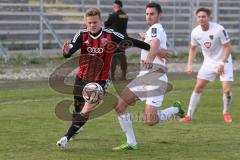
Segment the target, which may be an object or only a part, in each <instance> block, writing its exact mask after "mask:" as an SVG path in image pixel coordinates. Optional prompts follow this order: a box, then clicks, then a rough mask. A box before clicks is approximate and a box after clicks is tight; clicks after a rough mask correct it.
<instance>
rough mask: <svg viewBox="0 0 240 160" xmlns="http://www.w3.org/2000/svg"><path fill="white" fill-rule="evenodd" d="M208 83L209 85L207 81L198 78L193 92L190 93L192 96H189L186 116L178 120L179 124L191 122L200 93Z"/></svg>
mask: <svg viewBox="0 0 240 160" xmlns="http://www.w3.org/2000/svg"><path fill="white" fill-rule="evenodd" d="M208 83H209V81H208V80H204V79H200V78H198V79H197V82H196V84H195V87H194V90H193V92H192V95H191V98H190V101H189V106H188V112H187V115H186V116H185V117H184V118H182V119H180V121H179V122H180V123H184V122H187V121H191V120H192V118H193V114H194V112H195V110H196V108H197V105H198V103H199V101H200V97H201V93H202V91H203V89H204V88H205V86H206V85H207V84H208Z"/></svg>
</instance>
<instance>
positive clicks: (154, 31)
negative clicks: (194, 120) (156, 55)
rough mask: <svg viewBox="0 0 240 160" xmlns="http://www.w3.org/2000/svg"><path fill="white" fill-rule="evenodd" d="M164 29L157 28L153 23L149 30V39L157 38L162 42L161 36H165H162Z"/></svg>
mask: <svg viewBox="0 0 240 160" xmlns="http://www.w3.org/2000/svg"><path fill="white" fill-rule="evenodd" d="M163 32H164V30H163V29H162V28H159V27H157V26H155V25H153V26H152V27H151V28H150V32H149V34H150V35H149V40H150V41H151V40H153V39H155V38H157V39H159V40H160V42H162V41H163V40H162V38H163V37H165V36H164V33H163Z"/></svg>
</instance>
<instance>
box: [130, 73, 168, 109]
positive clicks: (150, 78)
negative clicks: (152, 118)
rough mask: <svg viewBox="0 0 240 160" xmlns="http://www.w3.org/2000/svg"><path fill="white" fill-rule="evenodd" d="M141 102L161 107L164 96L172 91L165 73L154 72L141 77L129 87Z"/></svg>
mask: <svg viewBox="0 0 240 160" xmlns="http://www.w3.org/2000/svg"><path fill="white" fill-rule="evenodd" d="M127 87H128V88H129V89H130V90H131V91H132V92H133V93H134V94H135V95H136V96H137V98H138V99H139V100H141V101H146V104H148V105H151V106H154V107H160V106H161V105H162V102H163V99H164V94H165V93H166V92H168V91H169V90H171V89H172V88H171V87H172V86H171V85H170V84H169V83H168V78H167V75H166V74H164V73H158V72H152V73H147V74H145V75H143V76H139V77H137V78H136V79H134V80H133V81H132V82H130V83H129V84H128V86H127Z"/></svg>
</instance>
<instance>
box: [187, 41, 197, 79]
mask: <svg viewBox="0 0 240 160" xmlns="http://www.w3.org/2000/svg"><path fill="white" fill-rule="evenodd" d="M196 52H197V47H196V46H193V45H190V48H189V52H188V64H187V72H188V74H190V75H191V74H193V68H192V63H193V59H194V58H195V56H196Z"/></svg>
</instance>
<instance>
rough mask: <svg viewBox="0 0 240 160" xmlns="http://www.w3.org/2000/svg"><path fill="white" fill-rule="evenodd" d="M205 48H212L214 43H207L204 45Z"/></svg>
mask: <svg viewBox="0 0 240 160" xmlns="http://www.w3.org/2000/svg"><path fill="white" fill-rule="evenodd" d="M204 46H205V47H206V48H210V47H211V46H212V43H211V42H205V43H204Z"/></svg>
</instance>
